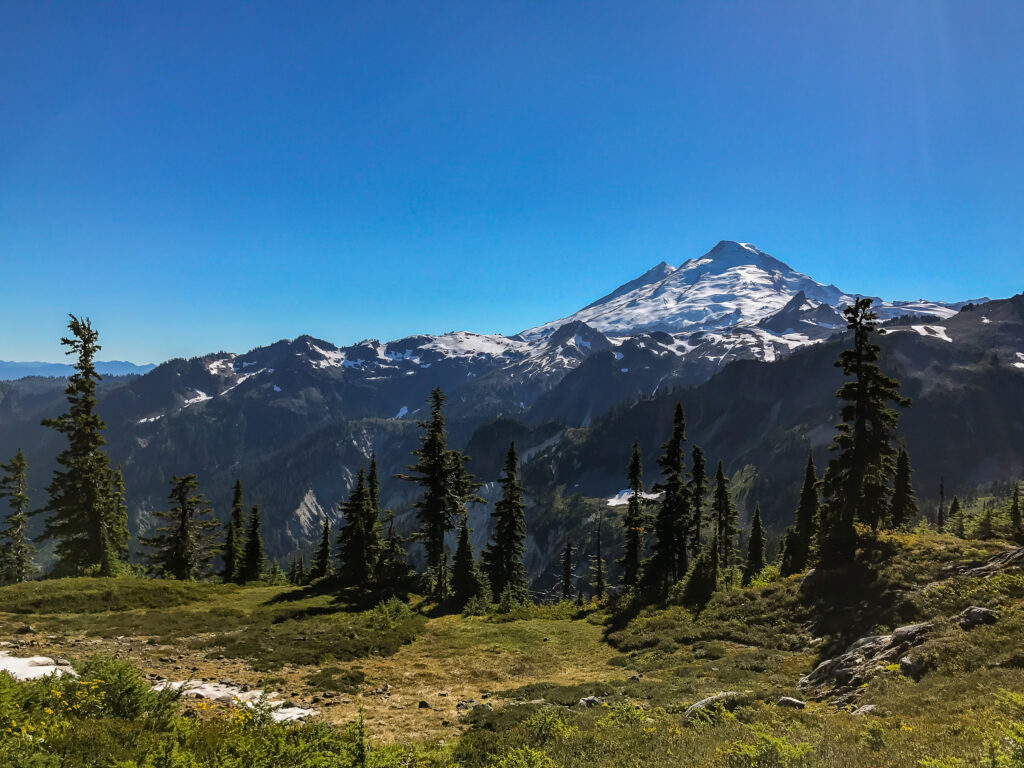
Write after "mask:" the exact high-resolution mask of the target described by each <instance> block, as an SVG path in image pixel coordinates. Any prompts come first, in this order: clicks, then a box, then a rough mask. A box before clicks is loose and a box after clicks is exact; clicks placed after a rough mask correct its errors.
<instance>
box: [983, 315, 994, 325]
mask: <svg viewBox="0 0 1024 768" xmlns="http://www.w3.org/2000/svg"><path fill="white" fill-rule="evenodd" d="M981 322H983V323H991V322H992V321H991V320H989V319H988V318H987V317H985V316H984V315H982V316H981Z"/></svg>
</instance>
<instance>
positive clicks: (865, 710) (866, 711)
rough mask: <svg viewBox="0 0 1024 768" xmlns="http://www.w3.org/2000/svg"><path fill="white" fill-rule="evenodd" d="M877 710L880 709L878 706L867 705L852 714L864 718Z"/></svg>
mask: <svg viewBox="0 0 1024 768" xmlns="http://www.w3.org/2000/svg"><path fill="white" fill-rule="evenodd" d="M876 709H878V706H877V705H875V704H865V705H864V706H863V707H857V708H856V709H855V710H853V713H852V714H853V715H854V716H858V717H863V716H864V715H870V714H871V713H872V712H874V711H875V710H876Z"/></svg>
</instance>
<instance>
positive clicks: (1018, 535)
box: [1010, 483, 1024, 544]
mask: <svg viewBox="0 0 1024 768" xmlns="http://www.w3.org/2000/svg"><path fill="white" fill-rule="evenodd" d="M1010 538H1011V539H1013V540H1014V541H1015V542H1017V543H1018V544H1024V526H1022V525H1021V513H1020V483H1014V484H1013V500H1012V501H1011V502H1010Z"/></svg>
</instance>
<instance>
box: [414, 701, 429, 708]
mask: <svg viewBox="0 0 1024 768" xmlns="http://www.w3.org/2000/svg"><path fill="white" fill-rule="evenodd" d="M416 706H417V707H418V708H419V709H431V706H430V702H429V701H422V700H421V701H420V703H419V704H417V705H416Z"/></svg>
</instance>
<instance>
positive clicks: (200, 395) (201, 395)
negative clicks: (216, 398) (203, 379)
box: [184, 388, 213, 408]
mask: <svg viewBox="0 0 1024 768" xmlns="http://www.w3.org/2000/svg"><path fill="white" fill-rule="evenodd" d="M193 389H194V388H193ZM194 391H195V393H196V396H195V397H189V398H186V399H185V405H184V407H185V408H188V407H189V406H190V405H195V404H196V403H205V402H206V401H207V400H213V398H212V397H211V396H210V395H208V394H206V393H205V392H203V390H201V389H194Z"/></svg>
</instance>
